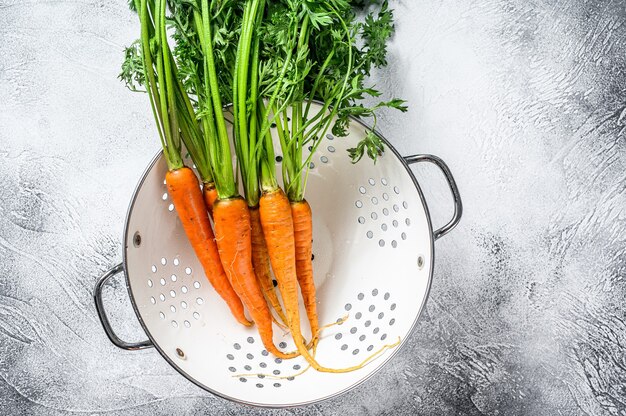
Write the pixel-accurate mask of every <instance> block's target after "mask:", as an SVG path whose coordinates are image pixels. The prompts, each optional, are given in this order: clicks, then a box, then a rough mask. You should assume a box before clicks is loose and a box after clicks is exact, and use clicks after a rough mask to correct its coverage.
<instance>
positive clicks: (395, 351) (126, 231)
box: [122, 101, 435, 409]
mask: <svg viewBox="0 0 626 416" xmlns="http://www.w3.org/2000/svg"><path fill="white" fill-rule="evenodd" d="M314 102H315V103H317V104H321V102H319V101H314ZM350 119H351V121H352V122H356V123H358V124H360V125H361V126H362V127H364V128H365V129H372V128H371V126H369V125H368V124H367V123H365V122H364V121H363V120H360V119H357V118H355V117H350ZM373 131H374V134H376V135H377V136H378V137H379V138H380V139H381V140H382V141H383V143H384V144H385V146H386V149H385V150H386V151H389V150H390V151H391V153H392V154H393V155H394V156H395V157H397V158H398V159H399V160H400V163H402V166H403V167H404V168H405V170H406V171H407V173H408V174H409V176H410V178H411V180H412V181H413V185H415V189H416V191H417V193H418V195H419V197H420V201H421V202H422V206H423V207H424V212H425V214H426V222H427V225H428V235H429V239H430V253H431V261H430V270H429V271H428V282H427V283H426V293H425V294H424V297H423V299H422V303H421V305H420V306H419V308H418V311H417V314H416V315H415V319H414V321H413V323H412V324H411V328H410V329H409V331H408V332H407V334H408V335H410V334H412V333H413V331H414V330H415V327H416V325H417V322H418V320H419V318H420V316H421V315H422V312H423V310H424V307H425V306H426V302H427V300H428V297H429V295H430V289H431V284H432V279H433V270H434V266H435V238H434V235H433V227H432V221H431V218H430V211H429V209H428V204H427V203H426V199H425V198H424V194H423V193H422V189H421V188H420V186H419V183H418V182H417V179H416V178H415V175H414V174H413V171H412V170H411V167H410V166H409V164H408V163H407V161H406V159H405V158H404V157H403V156H402V155H401V154H400V153H399V152H398V150H397V149H396V148H395V147H394V146H393V145H392V144H391V143H390V142H389V141H388V140H387V139H386V138H385V137H384V136H383V135H382V134H381V133H380V131H379V130H377V129H373ZM162 154H163V151H162V150H159V151H157V153H156V155H154V156H153V158H152V160H151V161H150V163H149V164H148V166H147V167H146V169H145V170H144V171H143V173H142V174H141V179H140V180H139V182H138V183H137V185H136V187H135V189H134V190H133V194H132V197H131V201H130V204H129V205H128V210H127V212H126V218H125V221H124V233H123V237H124V250H123V251H122V265H123V269H124V278H125V280H126V289H127V291H128V294H129V298H130V301H131V304H132V307H133V310H134V311H135V315H136V316H137V319H138V321H139V323H140V325H141V327H142V329H143V330H144V332H145V333H146V335H147V336H148V338H149V340H150V342H152V345H153V346H154V348H155V349H156V350H157V351H158V352H159V354H161V356H162V357H163V358H164V359H165V360H166V361H167V362H168V363H169V364H170V365H171V366H172V367H173V368H174V369H175V370H176V371H178V373H180V374H181V375H182V376H183V377H185V378H186V379H187V380H189V381H190V382H192V383H193V384H195V385H196V386H198V387H200V388H201V389H203V390H205V391H207V392H209V393H212V394H214V395H215V396H218V397H220V398H223V399H226V400H229V401H232V402H235V403H239V404H244V405H248V406H253V407H260V408H267V409H289V408H294V407H301V406H307V405H311V404H314V403H321V402H325V401H327V400H330V399H333V398H335V397H339V396H341V395H343V394H345V393H347V392H349V391H351V390H353V389H355V388H356V387H358V386H360V385H361V384H363V383H364V382H366V381H367V380H369V379H370V378H371V377H372V376H374V375H375V374H377V373H378V372H379V371H380V370H381V369H382V368H383V367H385V366H386V365H387V363H389V361H390V360H391V359H393V358H394V357H395V356H396V355H397V354H398V352H399V351H400V350H401V349H402V348H403V347H404V345H405V344H406V341H407V339H408V336H407V337H405V338H404V339H401V340H400V344H399V345H398V346H397V347H396V348H394V349H393V350H392V351H391V353H390V354H389V356H388V357H387V358H385V359H384V360H383V361H381V362H379V363H378V365H377V367H376V368H375V369H374V370H372V371H371V372H370V373H368V374H367V375H365V376H364V377H363V378H361V379H359V380H358V381H356V382H355V383H353V384H351V385H350V386H348V387H346V388H344V389H341V390H339V391H336V392H334V393H332V394H329V395H327V396H324V397H322V398H319V399H314V400H309V401H304V402H299V403H289V404H267V403H257V402H250V401H246V400H241V399H238V398H235V397H232V396H229V395H227V394H224V393H221V392H218V391H216V390H214V389H212V388H210V387H208V386H206V385H204V384H203V383H201V382H200V381H198V380H196V379H195V378H194V377H192V376H191V375H189V374H187V372H185V371H184V370H183V369H181V368H180V367H179V366H178V365H177V364H176V363H175V362H174V361H173V360H172V359H170V357H169V355H168V354H167V353H165V351H163V350H162V349H161V348H160V346H159V344H158V343H157V342H156V341H155V339H154V337H153V336H152V334H151V333H150V330H149V329H148V327H147V325H146V324H145V322H144V320H143V319H142V317H141V314H140V312H139V308H138V307H137V302H136V301H135V297H134V295H133V292H132V289H131V287H130V279H129V278H128V270H127V266H126V264H127V257H128V237H129V232H130V230H129V223H130V217H131V214H132V212H133V208H134V205H135V201H136V200H137V197H138V194H139V191H140V190H141V188H142V186H143V184H144V182H145V180H146V178H147V176H148V174H149V173H150V171H151V170H152V168H153V167H154V165H155V164H156V163H157V161H158V160H159V159H160V158H161V155H162Z"/></svg>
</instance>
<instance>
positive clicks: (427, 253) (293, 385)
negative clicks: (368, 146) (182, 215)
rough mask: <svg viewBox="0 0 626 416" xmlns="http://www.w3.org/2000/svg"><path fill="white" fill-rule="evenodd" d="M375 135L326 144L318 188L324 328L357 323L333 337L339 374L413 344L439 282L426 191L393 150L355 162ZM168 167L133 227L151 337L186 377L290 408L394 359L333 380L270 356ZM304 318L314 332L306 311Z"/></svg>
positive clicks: (143, 315) (153, 173)
mask: <svg viewBox="0 0 626 416" xmlns="http://www.w3.org/2000/svg"><path fill="white" fill-rule="evenodd" d="M364 133H365V127H364V126H362V125H360V124H359V123H356V122H353V123H352V125H351V128H350V134H349V136H348V137H343V138H335V137H333V136H331V135H329V136H328V137H326V138H324V142H323V143H322V145H321V146H320V150H319V153H316V154H315V156H314V159H313V161H312V168H311V170H310V173H309V179H308V185H307V200H308V201H309V203H310V204H311V207H312V209H313V213H314V218H313V223H314V241H313V253H314V260H313V266H314V270H315V279H316V286H317V291H318V292H317V293H318V311H319V319H320V324H322V325H323V324H327V323H331V322H336V321H337V320H338V319H339V318H341V317H343V316H345V315H346V314H348V316H349V317H348V319H347V321H346V322H344V323H342V324H341V325H335V326H333V327H330V328H328V329H327V330H325V331H324V333H323V337H322V340H321V341H320V344H319V348H318V350H317V354H316V358H317V360H318V361H319V362H320V363H322V364H323V365H325V366H328V367H346V366H350V365H354V364H356V363H358V362H361V361H362V360H364V359H365V358H366V357H367V356H369V355H370V354H371V353H372V352H373V351H376V350H378V349H379V348H380V347H381V346H383V345H385V344H388V343H393V342H394V341H396V340H398V339H401V340H404V339H405V338H406V337H407V335H408V333H409V332H410V331H411V329H412V327H413V325H414V322H415V321H416V319H417V317H418V315H419V312H420V310H421V307H422V306H423V303H424V301H425V298H426V296H427V291H428V288H429V284H430V275H431V271H432V262H433V253H432V230H431V227H430V223H429V218H428V215H427V212H426V209H425V206H424V203H423V200H422V198H421V195H420V193H419V191H418V188H417V187H416V184H415V183H414V179H413V177H412V175H410V174H409V171H408V168H407V166H406V165H405V164H404V163H403V161H402V160H401V159H400V158H399V157H398V155H396V154H395V153H394V152H393V151H391V150H390V151H387V152H386V153H385V154H384V155H383V156H382V157H381V158H380V159H379V161H378V163H376V164H375V165H374V164H372V163H371V162H370V161H368V160H363V161H361V162H360V163H358V164H356V165H353V164H352V163H351V162H350V160H349V158H348V155H347V152H346V150H347V149H348V148H350V147H353V146H354V145H355V144H356V143H357V141H358V140H360V138H361V137H363V134H364ZM279 150H280V149H276V151H277V155H278V157H277V160H280V153H279ZM166 169H167V167H166V164H165V161H164V160H163V159H162V158H160V157H157V159H155V161H154V163H153V164H152V165H151V167H150V168H149V170H148V171H147V172H146V175H145V177H144V179H143V181H142V183H141V184H140V186H139V187H138V190H137V192H136V195H135V197H134V200H133V202H132V204H131V208H130V210H129V215H128V219H127V226H126V250H125V262H126V272H127V279H128V284H129V291H130V293H131V298H132V300H133V303H134V306H135V309H136V312H137V314H138V317H139V319H140V321H141V322H142V325H143V326H144V329H145V330H146V332H147V333H148V335H149V336H150V338H151V340H152V341H153V342H154V344H155V346H156V347H157V348H158V349H159V351H160V352H161V354H163V356H164V357H165V358H166V359H167V360H168V361H169V362H170V363H171V364H172V365H173V366H174V367H176V368H177V369H178V370H179V371H180V372H181V373H182V374H183V375H185V376H186V377H188V378H189V379H190V380H192V381H193V382H195V383H197V384H199V385H200V386H202V387H203V388H205V389H207V390H209V391H212V392H214V393H216V394H219V395H221V396H224V397H227V398H231V399H234V400H237V401H241V402H246V403H252V404H256V405H262V406H290V405H295V404H302V403H308V402H313V401H317V400H321V399H324V398H326V397H329V396H332V395H335V394H337V393H340V392H342V391H345V390H346V389H349V388H351V387H353V386H355V385H356V384H358V383H359V382H361V381H363V380H364V379H365V378H367V377H368V376H369V375H371V374H372V373H373V372H374V371H376V370H377V369H378V368H380V366H381V365H383V363H384V362H385V361H386V360H387V359H389V358H390V357H391V356H392V355H393V353H394V351H387V352H385V353H384V354H383V355H382V356H381V357H380V358H378V359H376V360H375V361H373V362H372V363H370V364H368V365H367V366H366V367H365V368H363V369H361V370H358V371H355V372H352V373H346V374H327V373H318V372H316V371H314V370H309V371H306V372H304V373H302V370H304V369H305V368H306V367H307V363H306V362H305V360H304V359H302V358H300V357H298V358H295V359H293V360H284V361H283V360H280V359H276V358H275V357H273V356H272V355H271V354H268V352H267V351H265V349H264V348H263V344H262V343H261V342H260V339H259V337H258V335H257V332H256V328H254V327H253V328H244V327H243V326H241V325H239V324H237V323H236V322H235V320H234V319H233V318H232V317H231V315H230V312H229V311H228V309H227V307H226V306H225V304H224V302H223V301H222V300H221V299H220V298H219V297H218V296H217V294H216V293H215V291H214V290H213V289H212V288H211V286H210V284H209V283H208V281H207V280H206V278H205V276H204V274H203V272H202V268H201V267H200V265H199V264H198V262H197V260H196V258H195V255H194V254H193V252H192V250H191V248H190V246H189V243H188V242H187V239H186V237H185V235H184V232H183V230H182V227H181V226H180V222H179V220H178V217H177V215H176V211H175V210H174V209H173V206H172V205H171V201H170V199H169V196H168V195H167V191H166V188H165V185H164V183H163V178H164V175H165V172H166ZM137 236H139V238H138V237H137ZM138 241H139V244H137V242H138ZM301 315H302V317H303V327H304V328H308V324H306V321H305V319H306V318H305V316H306V315H305V313H304V309H302V310H301ZM274 329H275V334H274V340H275V343H276V344H277V345H278V346H279V347H280V348H281V349H283V350H285V351H291V350H293V349H294V345H293V342H291V340H290V335H289V334H286V333H284V332H283V331H282V330H281V329H280V328H278V327H277V326H275V327H274ZM305 336H307V338H308V337H309V336H310V334H309V333H305ZM299 373H302V374H299ZM297 374H299V375H297ZM294 376H295V377H294Z"/></svg>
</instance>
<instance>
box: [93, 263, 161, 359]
mask: <svg viewBox="0 0 626 416" xmlns="http://www.w3.org/2000/svg"><path fill="white" fill-rule="evenodd" d="M123 270H124V267H123V265H122V263H120V264H118V265H117V266H115V267H113V268H111V269H109V270H108V271H107V272H106V273H105V274H103V275H102V277H101V278H100V279H98V282H97V283H96V288H95V289H94V292H93V298H94V301H95V302H96V311H98V317H99V318H100V322H101V323H102V327H103V328H104V332H105V333H106V334H107V337H109V339H110V340H111V342H112V343H113V345H115V346H116V347H119V348H121V349H123V350H142V349H144V348H149V347H153V346H154V345H152V342H150V341H149V340H146V341H141V342H126V341H122V340H121V339H120V338H119V337H118V336H117V335H116V334H115V332H113V328H111V324H110V323H109V318H107V315H106V312H105V311H104V303H103V302H102V288H103V287H104V285H105V284H106V282H107V281H108V280H109V279H110V278H111V277H113V276H115V275H116V274H118V273H119V272H121V271H123Z"/></svg>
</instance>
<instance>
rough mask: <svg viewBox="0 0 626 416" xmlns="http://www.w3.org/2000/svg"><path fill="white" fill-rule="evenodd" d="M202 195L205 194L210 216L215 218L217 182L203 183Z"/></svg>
mask: <svg viewBox="0 0 626 416" xmlns="http://www.w3.org/2000/svg"><path fill="white" fill-rule="evenodd" d="M202 195H203V196H204V203H205V204H206V209H207V211H209V216H211V218H213V205H215V201H216V200H217V189H215V183H214V182H209V183H205V184H203V186H202Z"/></svg>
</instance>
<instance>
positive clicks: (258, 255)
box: [250, 206, 287, 326]
mask: <svg viewBox="0 0 626 416" xmlns="http://www.w3.org/2000/svg"><path fill="white" fill-rule="evenodd" d="M250 222H251V225H252V266H253V267H254V273H255V274H256V278H257V280H258V282H259V285H260V286H261V290H262V291H263V294H264V295H265V298H266V299H267V301H268V302H269V304H270V305H271V307H272V308H273V309H274V310H275V311H276V314H278V317H279V318H280V320H281V322H276V320H274V322H276V324H278V325H279V326H282V325H283V324H284V325H286V324H287V318H286V317H285V314H284V313H283V308H282V307H281V306H280V301H279V300H278V296H277V295H276V291H275V290H274V282H273V281H272V275H271V273H270V257H269V254H268V253H267V244H265V237H264V236H263V228H261V216H260V214H259V207H258V206H257V207H254V208H250Z"/></svg>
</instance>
